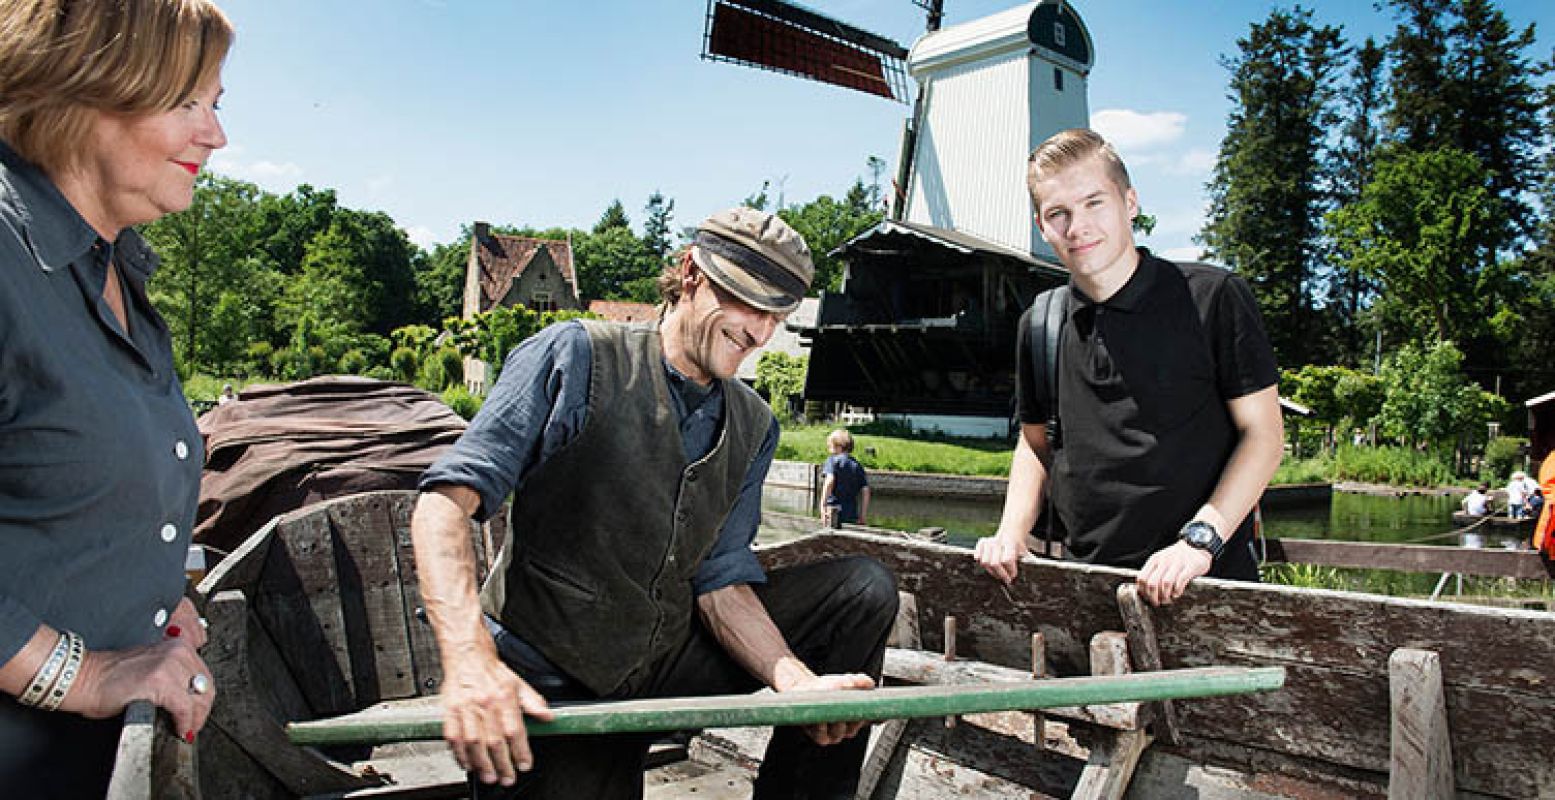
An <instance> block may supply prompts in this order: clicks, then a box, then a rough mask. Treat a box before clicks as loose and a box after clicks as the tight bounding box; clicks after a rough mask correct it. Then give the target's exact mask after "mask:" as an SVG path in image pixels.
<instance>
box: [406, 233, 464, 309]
mask: <svg viewBox="0 0 1555 800" xmlns="http://www.w3.org/2000/svg"><path fill="white" fill-rule="evenodd" d="M421 263H422V266H421V268H419V269H417V270H416V276H415V278H416V307H417V314H416V320H417V321H418V322H420V323H422V324H426V325H432V324H436V323H437V321H438V320H441V319H443V318H444V317H453V316H458V315H459V314H460V313H461V312H462V311H463V309H464V279H465V272H466V271H467V270H468V268H469V263H470V232H469V230H468V229H466V230H465V231H464V233H463V234H461V235H460V237H459V238H458V239H456V240H454V241H452V242H448V243H445V244H438V245H436V246H434V247H433V248H432V252H431V253H430V254H429V255H428V256H427V258H426V259H425V260H424V261H423V262H421Z"/></svg>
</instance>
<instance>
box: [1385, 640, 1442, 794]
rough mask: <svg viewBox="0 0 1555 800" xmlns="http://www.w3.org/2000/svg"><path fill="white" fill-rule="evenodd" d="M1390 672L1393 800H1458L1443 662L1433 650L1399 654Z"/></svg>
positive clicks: (1390, 789)
mask: <svg viewBox="0 0 1555 800" xmlns="http://www.w3.org/2000/svg"><path fill="white" fill-rule="evenodd" d="M1388 671H1389V672H1390V673H1391V675H1392V698H1393V737H1392V742H1393V747H1392V753H1393V757H1392V764H1391V765H1390V767H1389V769H1388V775H1389V780H1388V800H1453V798H1454V797H1456V796H1457V794H1456V792H1454V791H1453V777H1452V739H1451V736H1450V734H1449V733H1448V728H1447V704H1446V701H1445V699H1444V698H1443V697H1442V662H1441V659H1439V658H1437V656H1436V654H1435V653H1432V652H1430V651H1429V650H1410V649H1408V648H1399V649H1398V650H1395V651H1393V656H1392V657H1391V658H1389V659H1388Z"/></svg>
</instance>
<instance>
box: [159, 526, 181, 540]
mask: <svg viewBox="0 0 1555 800" xmlns="http://www.w3.org/2000/svg"><path fill="white" fill-rule="evenodd" d="M177 538H178V528H176V527H174V525H173V523H171V522H169V523H167V524H166V525H163V526H162V541H164V542H172V541H173V540H174V539H177Z"/></svg>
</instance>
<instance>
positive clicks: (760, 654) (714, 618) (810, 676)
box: [697, 584, 875, 745]
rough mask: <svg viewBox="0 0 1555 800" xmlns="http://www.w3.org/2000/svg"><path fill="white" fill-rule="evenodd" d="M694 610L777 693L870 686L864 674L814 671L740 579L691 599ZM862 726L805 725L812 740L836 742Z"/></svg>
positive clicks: (871, 682)
mask: <svg viewBox="0 0 1555 800" xmlns="http://www.w3.org/2000/svg"><path fill="white" fill-rule="evenodd" d="M697 611H698V612H699V613H700V614H701V616H702V621H703V623H704V624H706V625H707V629H708V630H709V631H711V632H712V634H713V638H715V639H717V640H718V643H719V644H721V645H723V648H724V650H726V651H727V652H728V653H729V655H730V657H732V658H733V659H734V660H735V662H736V663H738V664H739V665H740V666H742V667H744V668H745V669H746V670H747V671H748V672H750V674H752V675H754V676H756V678H757V679H758V680H760V681H761V682H762V683H765V684H766V685H768V686H771V687H772V688H773V689H774V690H776V691H779V692H792V691H814V690H823V689H871V688H874V685H875V682H874V679H872V678H870V677H869V676H868V675H862V674H857V673H854V674H847V675H816V674H815V673H814V672H813V671H811V670H810V668H809V667H808V666H806V665H805V663H804V662H803V661H800V660H799V657H798V656H796V655H794V653H793V651H792V650H790V649H789V647H788V642H787V641H785V640H784V639H783V632H782V631H780V630H778V627H777V625H776V624H775V623H773V621H772V617H771V615H769V614H768V613H767V608H766V606H764V605H762V604H761V598H758V597H757V596H756V593H755V592H754V591H752V590H751V588H750V587H749V586H747V585H745V584H734V585H732V586H725V587H723V588H721V589H716V590H714V591H711V592H708V593H706V594H703V595H702V596H700V597H698V598H697ZM863 726H864V723H862V722H837V723H830V724H819V725H808V726H806V727H805V730H806V731H807V732H808V733H809V734H810V738H812V739H814V740H815V741H816V742H817V743H818V744H823V745H826V744H836V743H837V742H840V741H842V740H844V739H847V738H849V737H851V736H853V735H854V734H856V733H858V732H859V730H860V729H861V728H862V727H863Z"/></svg>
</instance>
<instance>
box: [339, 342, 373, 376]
mask: <svg viewBox="0 0 1555 800" xmlns="http://www.w3.org/2000/svg"><path fill="white" fill-rule="evenodd" d="M366 371H367V354H366V353H363V352H362V351H361V350H358V349H356V348H354V347H353V348H351V349H350V350H347V351H345V353H343V354H341V356H340V372H341V373H342V374H344V375H361V374H362V373H363V372H366Z"/></svg>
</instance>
